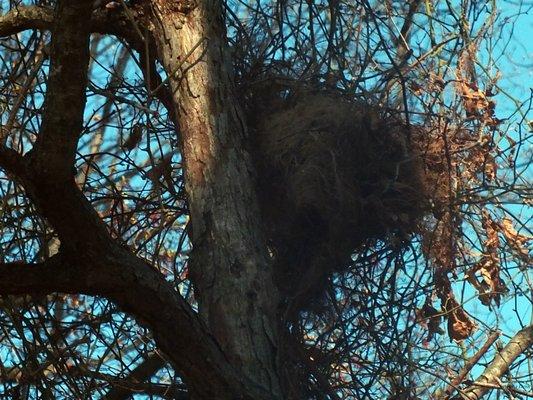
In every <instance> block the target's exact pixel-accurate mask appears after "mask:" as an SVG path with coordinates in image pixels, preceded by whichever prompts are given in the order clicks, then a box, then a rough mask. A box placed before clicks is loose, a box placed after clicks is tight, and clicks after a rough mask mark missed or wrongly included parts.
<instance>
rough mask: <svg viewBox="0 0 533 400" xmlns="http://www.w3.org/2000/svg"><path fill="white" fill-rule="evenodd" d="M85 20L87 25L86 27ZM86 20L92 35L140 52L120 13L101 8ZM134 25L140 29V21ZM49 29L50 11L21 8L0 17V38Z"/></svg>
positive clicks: (136, 38)
mask: <svg viewBox="0 0 533 400" xmlns="http://www.w3.org/2000/svg"><path fill="white" fill-rule="evenodd" d="M91 8H92V7H91ZM87 20H89V21H90V23H89V24H88V25H87V23H86V21H87ZM87 20H85V21H84V24H83V25H84V26H88V28H89V31H91V32H92V33H101V34H107V35H114V36H118V37H120V38H122V39H124V40H126V41H127V42H128V44H129V45H131V46H132V47H133V48H134V49H135V50H141V49H142V48H143V43H142V38H140V37H139V35H138V34H137V32H136V31H135V29H134V28H133V27H132V25H131V23H130V21H129V20H128V17H127V15H126V13H125V12H124V11H122V10H116V9H113V10H109V9H106V8H101V9H97V10H94V11H93V12H92V15H91V17H90V18H87ZM138 24H139V25H142V23H141V21H138ZM53 25H54V10H53V8H51V7H41V6H21V7H17V8H13V9H12V10H10V11H9V12H7V13H6V14H4V15H1V16H0V37H5V36H10V35H14V34H16V33H19V32H22V31H25V30H27V29H39V30H52V28H53Z"/></svg>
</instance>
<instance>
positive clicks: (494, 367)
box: [460, 325, 533, 400]
mask: <svg viewBox="0 0 533 400" xmlns="http://www.w3.org/2000/svg"><path fill="white" fill-rule="evenodd" d="M532 345H533V325H529V326H527V327H525V328H523V329H522V330H520V331H518V333H517V334H516V335H514V337H513V338H512V339H511V340H510V341H509V343H507V345H506V346H505V347H504V348H503V349H502V350H501V351H500V352H498V354H496V357H494V360H493V361H492V362H491V363H490V364H489V366H488V367H487V368H485V371H483V373H482V374H481V376H480V377H479V378H478V379H477V380H476V381H475V382H474V383H473V384H472V385H470V386H469V387H468V388H467V389H466V390H464V391H463V392H462V397H460V398H463V399H470V400H478V399H481V398H482V397H483V396H484V395H485V394H487V393H488V392H489V390H491V389H494V388H495V387H496V386H494V385H497V384H499V382H498V381H499V378H500V377H501V376H503V374H504V373H505V372H507V370H508V369H509V367H510V366H511V364H512V363H513V362H514V361H515V360H516V359H517V358H518V357H519V356H520V355H522V354H524V352H525V351H527V350H528V349H529V348H530V347H531V346H532ZM499 386H500V385H498V387H499Z"/></svg>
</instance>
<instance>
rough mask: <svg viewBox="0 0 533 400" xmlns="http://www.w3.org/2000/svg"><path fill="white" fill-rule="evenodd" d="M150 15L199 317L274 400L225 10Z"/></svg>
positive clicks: (265, 296)
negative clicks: (172, 129)
mask: <svg viewBox="0 0 533 400" xmlns="http://www.w3.org/2000/svg"><path fill="white" fill-rule="evenodd" d="M153 10H154V11H153V12H154V15H153V26H152V27H153V29H154V37H155V38H156V41H157V48H158V52H159V58H160V59H161V60H162V62H163V64H164V68H165V70H166V71H167V74H168V75H169V76H170V86H171V88H172V92H173V97H174V104H175V105H176V107H177V108H176V114H177V119H178V124H179V134H180V135H181V141H182V153H183V157H184V165H185V176H186V190H187V194H188V200H189V206H190V212H191V219H192V228H193V229H192V232H193V233H192V241H193V245H194V250H193V255H192V259H191V271H190V272H191V278H192V280H193V283H194V287H195V294H196V297H197V299H198V303H199V312H200V315H201V316H202V318H203V319H204V320H205V321H206V323H207V325H208V326H209V329H210V330H211V332H212V334H213V335H214V336H215V338H216V340H217V341H218V343H219V344H220V346H221V347H222V350H223V351H224V353H225V354H226V356H227V357H228V359H229V360H230V362H231V363H232V365H233V366H235V367H236V368H237V369H238V370H240V371H242V372H243V373H244V374H245V375H246V376H247V377H248V378H250V379H251V380H252V381H254V382H255V383H257V384H258V385H260V386H262V387H263V388H264V389H266V390H267V391H268V392H270V393H272V396H273V398H280V397H281V394H280V385H279V376H278V373H277V366H276V364H277V363H276V354H277V342H278V326H277V322H276V321H277V319H276V309H277V305H278V302H279V296H278V292H277V290H276V288H275V286H274V283H273V279H272V270H271V262H270V258H269V255H268V250H267V246H266V242H265V239H264V235H263V233H262V226H261V217H260V215H261V214H260V212H259V207H258V202H257V198H256V193H255V186H254V172H253V167H252V163H251V160H250V156H249V154H248V152H247V151H246V150H245V149H246V146H245V141H246V136H247V128H246V122H245V120H244V118H243V115H242V112H241V110H240V108H239V106H238V104H237V100H236V98H235V95H234V88H233V79H232V73H231V66H230V63H229V59H228V57H227V51H226V40H225V39H226V34H225V27H224V21H223V18H222V5H221V3H220V2H219V1H217V0H205V1H198V4H192V3H188V4H184V3H178V2H173V1H165V0H158V1H155V2H153ZM191 389H192V391H193V393H194V388H191ZM221 398H224V395H223V394H221Z"/></svg>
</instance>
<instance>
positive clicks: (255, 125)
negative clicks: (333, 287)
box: [248, 92, 428, 292]
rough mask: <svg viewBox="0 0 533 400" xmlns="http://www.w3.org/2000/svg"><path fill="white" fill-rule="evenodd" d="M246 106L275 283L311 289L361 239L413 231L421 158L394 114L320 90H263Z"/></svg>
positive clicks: (423, 203)
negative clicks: (253, 105) (256, 102)
mask: <svg viewBox="0 0 533 400" xmlns="http://www.w3.org/2000/svg"><path fill="white" fill-rule="evenodd" d="M248 115H252V116H253V120H252V122H251V126H252V134H251V147H250V151H251V152H252V154H253V158H254V160H255V161H256V169H257V171H258V191H259V199H260V201H261V207H262V210H263V217H264V221H265V226H266V228H267V231H268V235H269V239H270V243H271V249H272V253H273V256H274V257H275V259H276V261H277V264H278V268H279V269H280V271H281V273H280V274H279V286H280V287H282V289H285V290H288V291H290V292H294V291H315V292H316V291H317V290H318V291H320V290H322V289H323V288H318V289H317V282H321V281H324V279H325V278H326V277H327V276H329V274H330V273H331V272H332V271H334V270H339V269H342V268H343V267H344V266H347V265H348V264H349V261H350V256H351V254H353V252H354V251H356V250H357V248H359V247H360V246H362V245H364V244H365V243H367V242H368V241H370V240H374V241H375V240H376V239H381V240H389V239H392V238H396V239H397V238H405V237H408V236H409V235H410V234H411V233H413V232H414V231H416V228H417V224H418V222H419V221H420V218H421V217H422V216H423V215H424V213H425V212H426V211H427V210H428V204H427V196H426V192H425V190H424V186H425V185H424V172H423V171H424V168H423V166H422V160H421V157H420V156H419V155H418V152H417V151H415V150H413V146H410V144H409V143H410V141H409V139H408V138H409V131H408V129H409V127H408V126H406V124H405V123H403V122H402V121H401V119H400V118H399V117H397V116H394V115H392V114H391V113H389V112H387V111H386V110H384V109H383V108H379V107H374V106H369V105H367V104H363V103H361V102H354V101H350V100H347V99H345V98H343V97H342V96H340V95H339V94H331V93H324V92H322V93H320V92H318V93H316V92H315V93H309V92H308V93H301V94H299V95H294V96H291V97H290V98H283V97H282V96H280V95H277V96H273V97H272V98H268V97H264V98H261V106H260V107H258V108H257V109H256V110H255V112H254V110H248ZM302 274H305V276H307V277H308V280H309V282H307V283H302V276H303V275H302ZM302 286H304V287H302ZM305 286H307V287H305ZM319 286H320V285H319Z"/></svg>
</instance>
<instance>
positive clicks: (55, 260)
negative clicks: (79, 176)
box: [0, 0, 275, 399]
mask: <svg viewBox="0 0 533 400" xmlns="http://www.w3.org/2000/svg"><path fill="white" fill-rule="evenodd" d="M91 13H92V1H88V0H86V1H68V0H63V1H59V2H58V6H57V9H56V11H55V13H54V23H53V26H52V45H51V52H50V64H51V66H50V77H49V80H48V84H47V93H46V99H45V105H44V112H43V115H42V128H41V131H40V133H39V137H38V140H37V142H36V144H35V146H34V148H33V150H32V151H31V152H29V153H28V154H27V155H26V156H24V157H23V156H21V155H20V154H18V153H17V152H15V151H14V150H11V149H9V148H7V147H5V146H3V145H0V167H2V168H4V169H5V170H6V171H7V172H8V173H9V174H10V175H11V176H13V177H14V178H15V179H17V180H18V181H19V182H21V183H22V184H23V185H24V187H25V189H26V192H27V194H28V196H29V197H30V199H31V200H32V201H33V202H34V204H35V205H36V207H37V210H38V211H39V212H40V214H41V215H42V216H43V217H45V218H46V219H47V220H48V222H49V223H50V224H51V225H52V227H53V228H54V230H55V231H56V232H57V234H58V236H59V239H60V241H61V248H60V252H59V254H58V255H56V256H54V257H52V258H50V259H48V260H47V261H45V262H44V263H42V264H31V265H27V264H19V263H13V264H0V294H23V293H39V294H47V293H53V292H64V293H85V294H90V295H100V296H105V297H107V298H108V299H110V300H112V301H114V302H116V304H117V305H118V306H120V307H121V308H122V309H123V310H124V311H126V312H129V313H131V314H132V315H134V316H135V317H136V318H138V320H139V321H140V322H141V323H145V324H147V325H148V326H149V327H150V328H151V329H152V332H153V334H154V338H155V340H156V342H157V344H158V346H159V348H160V349H161V350H162V352H163V353H166V354H167V356H168V357H169V359H170V360H171V362H172V364H173V366H174V367H175V368H176V370H177V371H178V372H179V373H180V374H181V375H182V376H183V378H184V379H185V381H186V382H187V384H188V386H189V388H190V392H191V395H192V397H193V398H198V399H270V398H274V397H275V396H274V395H272V392H274V391H275V389H272V388H275V376H273V377H270V375H269V373H271V372H272V370H273V369H272V367H273V365H272V363H273V360H272V358H273V356H272V354H274V353H275V352H274V351H273V345H271V344H270V342H268V336H267V333H266V332H267V330H268V327H269V325H268V323H270V321H269V320H268V317H266V318H267V319H266V320H265V319H263V318H265V316H268V315H269V314H268V313H269V309H266V308H265V309H263V308H261V307H263V304H262V303H261V302H262V301H265V296H266V295H267V293H266V292H265V291H260V290H263V289H264V288H265V286H264V285H265V284H267V283H268V281H267V280H266V279H264V277H263V275H262V274H261V273H260V272H255V273H250V271H261V270H260V269H256V268H264V270H265V271H266V268H267V260H266V257H264V255H263V257H262V258H261V257H258V258H257V259H258V260H259V262H257V263H256V262H255V261H256V260H255V259H252V257H254V256H256V255H257V254H259V255H261V254H263V253H264V251H261V249H260V248H258V246H259V245H258V243H261V242H260V241H259V240H258V238H257V235H256V234H251V232H254V229H256V228H258V227H257V226H253V225H252V226H248V230H246V229H244V230H243V231H242V232H241V231H240V229H241V228H242V227H243V225H242V224H241V225H239V222H240V221H241V219H243V220H244V221H246V219H247V218H251V215H253V214H248V212H247V213H245V214H242V215H241V214H239V213H240V210H239V209H238V208H237V206H242V207H243V209H245V208H246V207H244V205H246V203H245V202H246V201H250V202H252V204H253V193H252V192H251V186H250V184H249V185H248V189H246V190H244V196H243V198H241V197H239V193H238V190H236V189H237V188H238V184H237V183H236V182H233V181H232V180H233V179H235V180H236V181H238V179H239V174H243V170H242V169H239V168H244V173H246V174H248V175H246V176H249V172H248V171H247V170H246V168H247V163H243V164H242V165H239V163H240V162H241V160H240V159H239V157H237V156H231V155H230V156H228V157H229V158H230V159H231V160H232V162H230V163H222V164H223V166H221V167H220V169H216V170H217V173H214V172H213V168H209V169H207V170H206V172H205V177H206V179H205V180H204V183H203V186H201V187H202V188H204V189H206V186H207V185H208V184H210V183H213V182H212V181H211V179H213V180H215V183H217V182H216V179H218V178H219V177H220V176H219V175H221V174H220V172H221V171H224V170H225V169H224V168H228V175H227V176H225V175H224V174H222V175H221V176H223V177H225V179H222V180H221V181H220V182H218V186H217V185H215V186H216V187H217V189H216V190H215V192H210V191H209V190H207V191H202V190H201V191H200V192H199V194H198V192H197V191H195V190H191V197H192V198H193V199H198V201H197V203H198V204H199V206H196V207H195V210H198V212H199V217H198V218H197V220H198V221H199V224H197V225H198V232H202V226H203V225H202V224H203V223H205V221H210V219H209V218H207V219H203V218H202V216H203V215H204V213H206V215H207V214H209V213H212V215H213V218H215V217H218V218H220V222H219V223H220V224H222V227H219V228H218V230H216V231H215V233H213V232H212V231H210V230H209V229H207V228H204V229H203V231H204V234H203V236H200V237H205V238H206V239H205V242H206V243H208V244H209V245H210V246H212V247H213V250H211V251H212V253H213V254H211V253H209V252H206V256H204V257H200V260H201V262H204V261H205V262H210V263H213V264H212V265H211V266H210V267H207V268H205V271H207V275H209V274H211V275H209V276H211V278H213V279H214V276H212V274H213V273H214V268H215V267H216V268H217V269H221V272H223V273H228V268H229V267H230V266H231V268H232V275H231V276H233V275H235V274H241V269H243V270H242V276H243V277H244V278H243V279H240V280H239V279H236V280H235V281H232V282H230V283H228V281H227V280H224V279H222V278H221V279H220V282H217V284H216V287H217V288H218V291H217V292H216V296H218V297H216V296H215V299H216V301H214V302H209V301H208V302H207V303H206V304H207V307H206V309H211V311H212V314H211V318H209V320H215V321H217V318H216V315H215V313H227V314H224V315H223V316H222V317H221V320H222V321H223V323H213V326H214V327H215V328H214V329H213V331H215V334H221V338H222V341H221V343H222V345H223V347H224V350H225V352H223V351H222V350H221V346H220V345H219V343H218V342H217V340H215V338H214V337H213V335H212V334H211V333H210V332H209V329H208V328H207V326H206V324H205V323H204V322H203V321H202V320H200V319H199V318H198V316H197V314H196V313H195V312H194V311H193V310H192V309H191V307H190V306H189V305H188V304H187V302H186V301H185V300H184V299H183V298H182V297H181V296H180V295H179V293H178V292H177V291H176V290H175V288H174V287H173V285H172V284H170V283H168V282H167V281H165V279H164V277H163V276H162V275H161V274H160V273H159V272H158V271H157V270H156V269H154V268H152V267H151V266H150V265H149V264H147V263H146V261H144V260H142V259H139V258H137V257H136V256H135V255H133V254H132V252H131V251H129V249H127V248H126V247H124V246H122V245H121V244H119V243H118V242H116V241H113V240H112V239H111V237H110V235H109V233H108V231H107V228H106V226H105V224H104V223H103V222H102V221H101V220H100V218H99V216H98V215H97V213H96V212H95V210H94V209H93V208H92V207H91V205H90V203H89V202H88V201H87V199H86V198H85V197H84V196H83V194H82V193H81V192H80V191H79V189H78V187H77V185H76V183H75V180H74V172H75V171H74V155H75V151H76V148H77V143H78V139H79V136H80V134H81V130H82V123H83V112H84V108H85V103H86V95H85V90H86V86H87V68H88V62H89V50H88V49H89V35H90V30H91V27H90V26H89V24H86V23H85V21H88V20H90V18H91ZM24 24H26V21H24ZM24 24H22V25H20V27H21V28H22V29H24V28H25V25H24ZM15 25H17V24H16V23H15ZM10 26H11V25H10ZM11 29H12V28H11V27H10V28H9V29H8V30H7V31H8V32H9V33H10V30H11ZM204 79H206V77H205V76H204ZM213 79H217V78H216V77H215V78H213ZM207 87H208V88H209V91H212V90H213V86H212V85H209V86H207ZM209 93H211V92H209ZM207 98H208V99H209V102H211V101H212V98H211V96H209V97H207ZM201 99H202V100H201V101H205V99H206V97H205V93H202V96H201ZM219 104H220V100H219ZM196 106H197V107H204V106H205V107H206V110H210V111H212V110H213V108H212V107H210V106H208V105H207V104H205V103H202V104H197V105H196ZM186 107H188V105H187V102H186ZM189 111H190V112H192V113H194V112H196V113H197V119H194V118H192V119H191V126H190V130H192V129H193V128H194V129H197V128H199V126H198V124H206V125H207V124H208V123H207V122H206V118H207V119H208V120H211V119H213V118H214V115H213V114H212V113H209V112H207V111H205V110H202V109H201V108H194V107H191V109H190V110H189ZM204 115H205V116H206V118H204V117H203V116H204ZM183 120H184V121H185V120H186V119H185V118H184V119H183ZM222 120H224V118H223V117H221V119H220V121H222ZM226 123H227V122H226ZM214 125H215V126H217V128H216V129H217V131H216V133H215V131H214V130H209V129H207V128H206V130H205V131H204V130H202V131H201V134H200V135H199V136H198V137H196V138H195V137H190V139H189V142H188V146H187V147H186V151H189V152H191V154H192V157H189V159H195V157H200V156H202V157H203V156H205V157H206V161H205V162H206V163H210V162H212V161H213V160H215V159H216V158H217V157H220V154H221V153H222V150H221V149H222V147H220V146H219V147H216V146H215V147H214V148H213V147H211V146H209V148H205V147H204V144H205V143H206V142H205V140H206V139H205V138H210V139H209V140H214V138H213V136H214V135H215V134H220V135H221V137H223V136H224V135H228V136H231V135H230V133H234V132H240V131H242V128H241V130H232V129H230V128H227V127H226V128H224V129H220V128H218V122H217V123H215V124H214ZM223 126H225V125H223ZM191 135H192V133H191ZM203 135H205V136H203ZM196 139H198V140H199V142H198V143H194V140H196ZM241 139H242V138H241ZM241 139H239V140H241ZM226 143H227V144H228V145H229V146H231V145H235V146H237V144H239V143H238V142H237V143H232V144H229V142H226ZM237 148H238V147H237ZM213 149H215V150H213ZM226 150H228V149H226ZM229 150H230V153H231V148H230V149H229ZM197 151H199V152H200V153H196V152H197ZM212 151H214V152H213V153H212ZM210 160H211V161H210ZM198 162H200V160H198ZM192 165H193V166H194V165H195V164H194V163H192ZM211 165H214V164H211ZM193 168H197V169H193V170H192V172H191V173H190V174H189V176H190V177H191V178H192V179H198V175H197V172H198V165H196V166H195V167H193ZM235 169H237V171H235ZM202 174H204V173H203V172H200V175H202ZM228 182H230V183H231V184H229V185H228ZM224 185H227V187H226V188H225V187H224ZM190 187H192V188H194V187H196V185H195V183H194V182H193V183H192V184H191V185H190ZM221 188H224V189H228V190H229V196H230V197H231V198H232V199H233V200H229V202H228V200H227V199H222V198H218V197H213V198H212V200H210V201H207V200H205V199H204V196H207V195H211V196H215V195H216V196H218V195H219V194H222V193H224V191H223V190H221ZM217 190H218V191H217ZM219 201H220V203H221V204H219V203H218V202H219ZM232 202H233V203H235V204H233V203H232ZM193 203H194V202H193ZM212 203H216V204H217V206H214V205H213V204H212ZM195 204H196V203H195ZM223 207H235V208H232V209H234V210H236V213H237V215H234V214H233V213H232V212H231V211H228V213H224V212H223ZM210 208H212V210H210ZM254 211H255V210H253V207H252V211H251V213H253V212H254ZM225 215H229V217H225ZM255 218H257V217H255ZM211 224H213V222H211ZM232 224H235V225H232ZM208 225H209V223H208ZM245 228H246V225H245ZM259 231H260V230H259V229H257V232H259ZM243 235H247V236H245V237H243ZM218 240H220V241H221V242H217V241H218ZM251 244H253V245H254V246H255V247H250V245H251ZM198 247H199V248H200V249H201V248H202V246H201V245H200V246H198ZM217 249H218V250H217ZM233 252H236V254H237V255H234V253H233ZM243 253H244V254H243ZM247 257H248V258H247ZM230 261H231V263H230ZM239 263H242V265H241V264H239ZM244 268H249V270H244ZM251 277H252V278H253V279H256V280H257V281H256V280H252V278H251ZM217 279H218V277H217ZM253 284H256V285H257V287H254V286H253ZM207 286H209V284H207V285H202V286H201V287H203V288H205V287H207ZM248 288H251V289H248ZM232 290H235V292H237V293H235V294H234V296H233V297H232V296H229V297H228V298H223V299H222V301H224V304H223V305H220V303H217V301H218V300H220V296H222V297H223V295H224V294H225V293H227V292H226V291H232ZM256 291H257V292H258V293H260V295H258V294H257V293H256ZM244 294H245V295H246V296H247V297H245V296H244ZM270 294H271V293H268V295H270ZM239 296H243V297H245V298H247V300H246V301H242V302H241V301H240V300H239ZM210 299H211V298H210ZM226 302H227V304H228V305H229V307H230V308H229V309H228V308H225V307H226ZM213 304H214V305H213ZM263 313H264V314H263ZM226 317H227V319H228V320H230V319H232V318H235V319H237V322H235V323H234V324H232V323H229V322H224V321H225V318H226ZM239 317H240V319H239ZM254 318H255V319H254ZM250 320H251V321H252V322H251V323H249V321H250ZM263 323H265V324H266V327H264V326H263ZM224 329H227V330H226V331H225V330H224ZM232 334H235V335H238V337H235V338H234V337H232V336H231V335H232ZM240 340H242V348H236V346H237V344H238V343H239V341H240ZM256 345H257V346H256ZM254 346H256V347H254ZM256 351H257V354H256V353H255V352H256ZM267 352H268V354H267ZM226 354H229V357H228V356H226ZM228 358H229V359H230V361H231V362H229V361H228ZM237 361H240V363H239V362H237ZM263 362H264V363H265V364H264V365H262V364H261V363H263ZM242 370H244V371H246V375H245V376H243V374H242ZM273 382H274V383H273Z"/></svg>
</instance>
